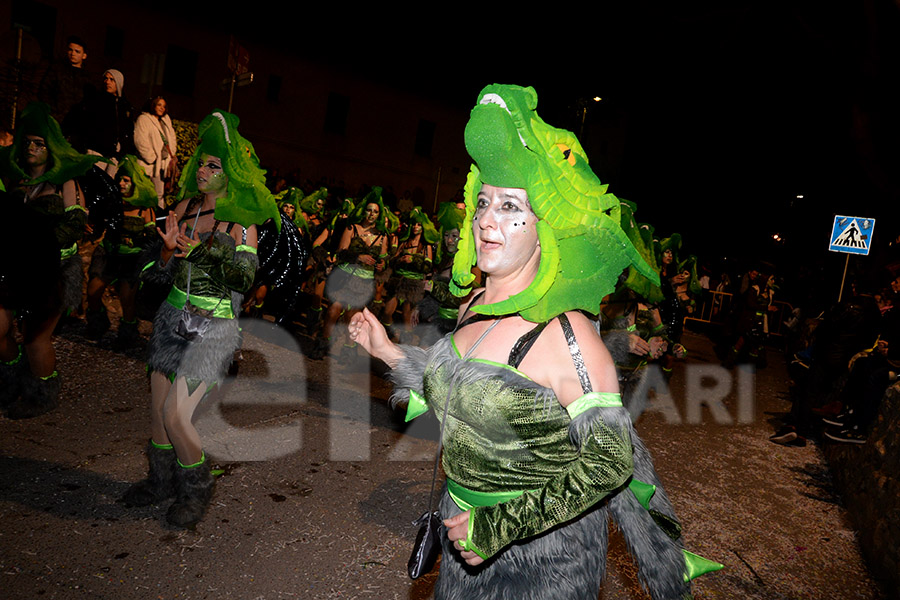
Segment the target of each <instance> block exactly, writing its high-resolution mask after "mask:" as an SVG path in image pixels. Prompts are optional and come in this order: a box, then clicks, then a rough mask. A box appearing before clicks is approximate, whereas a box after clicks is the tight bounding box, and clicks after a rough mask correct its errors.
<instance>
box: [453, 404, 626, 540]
mask: <svg viewBox="0 0 900 600" xmlns="http://www.w3.org/2000/svg"><path fill="white" fill-rule="evenodd" d="M632 470H633V465H632V457H631V441H630V440H625V439H622V437H620V436H619V435H618V434H617V433H616V432H614V431H613V430H612V429H611V428H610V427H609V426H607V425H606V424H605V423H603V421H602V420H600V419H599V418H598V419H597V420H596V421H595V422H593V423H592V426H591V427H590V432H589V433H588V434H587V435H586V436H584V439H583V440H582V441H581V449H580V453H579V456H578V458H577V459H575V460H573V461H572V462H570V463H569V464H568V465H567V467H566V469H565V470H564V471H562V472H561V473H559V474H558V475H556V476H555V477H553V478H552V479H550V480H548V481H547V483H546V484H544V486H543V487H542V488H539V489H537V490H531V491H527V492H524V493H522V495H520V496H518V497H517V498H514V499H512V500H509V501H507V502H501V503H500V504H495V505H494V506H478V507H475V508H473V509H472V512H471V513H470V514H469V520H470V527H471V531H472V534H471V535H470V536H469V537H468V540H469V542H470V544H471V545H470V549H471V550H472V551H473V552H476V550H475V548H477V549H478V551H477V553H478V555H479V556H482V557H483V558H488V557H490V556H493V555H494V554H496V553H497V552H499V551H500V550H501V549H502V548H504V547H505V546H507V545H508V544H510V543H511V542H513V541H515V540H519V539H523V538H528V537H532V536H535V535H537V534H539V533H541V532H543V531H546V530H548V529H550V528H551V527H553V526H555V525H558V524H560V523H564V522H566V521H569V520H571V519H574V518H576V517H578V515H580V514H582V513H583V512H585V511H586V510H587V509H588V508H590V507H591V506H593V505H594V504H596V503H597V502H599V501H600V500H602V499H603V498H604V497H606V496H607V495H609V494H610V492H612V491H613V490H616V489H618V488H619V487H620V486H622V485H623V484H624V483H625V482H626V481H627V480H628V478H629V477H630V476H631V473H632Z"/></svg>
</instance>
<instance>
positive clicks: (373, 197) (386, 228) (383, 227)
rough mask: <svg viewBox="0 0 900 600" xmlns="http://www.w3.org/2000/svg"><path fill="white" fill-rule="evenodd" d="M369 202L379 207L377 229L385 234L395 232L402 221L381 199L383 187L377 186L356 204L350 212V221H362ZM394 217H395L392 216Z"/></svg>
mask: <svg viewBox="0 0 900 600" xmlns="http://www.w3.org/2000/svg"><path fill="white" fill-rule="evenodd" d="M369 204H377V205H378V208H379V209H380V210H379V211H378V220H377V221H375V229H377V230H378V231H379V232H381V233H383V234H388V233H393V232H394V231H396V230H397V227H398V226H399V224H400V222H399V221H398V220H396V217H394V214H393V213H391V212H390V211H388V209H386V208H385V207H384V202H383V201H382V199H381V188H380V187H378V186H375V187H373V188H372V190H371V191H370V192H369V193H368V194H366V196H365V197H364V198H363V199H362V200H360V201H359V204H357V205H356V208H355V209H353V212H352V213H349V215H350V218H349V222H350V223H360V222H362V220H363V219H364V218H365V216H366V206H368V205H369ZM392 217H393V218H392Z"/></svg>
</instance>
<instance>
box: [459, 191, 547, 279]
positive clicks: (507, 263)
mask: <svg viewBox="0 0 900 600" xmlns="http://www.w3.org/2000/svg"><path fill="white" fill-rule="evenodd" d="M537 221H538V219H537V217H536V216H535V214H534V212H532V210H531V205H530V204H529V203H528V194H527V193H526V192H525V190H523V189H519V188H500V187H494V186H492V185H488V184H484V185H482V186H481V191H480V192H479V193H478V200H477V201H476V206H475V217H474V219H473V221H472V233H473V236H474V240H475V252H476V253H477V254H478V263H477V264H478V268H479V269H481V271H482V272H484V273H487V274H489V275H492V276H504V275H511V274H515V273H518V272H521V271H522V270H523V269H525V268H526V266H529V263H531V265H530V268H533V269H534V270H535V273H536V272H537V266H538V265H539V263H540V252H541V249H540V244H539V243H538V234H537V227H536V226H537ZM533 259H536V260H533Z"/></svg>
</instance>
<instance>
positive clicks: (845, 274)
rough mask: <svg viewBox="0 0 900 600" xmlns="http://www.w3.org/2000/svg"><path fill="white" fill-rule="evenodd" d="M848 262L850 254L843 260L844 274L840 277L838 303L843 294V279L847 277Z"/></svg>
mask: <svg viewBox="0 0 900 600" xmlns="http://www.w3.org/2000/svg"><path fill="white" fill-rule="evenodd" d="M849 264H850V255H849V254H848V255H847V260H845V261H844V275H843V276H842V277H841V291H839V292H838V304H840V303H841V298H842V297H843V296H844V281H845V280H846V279H847V265H849Z"/></svg>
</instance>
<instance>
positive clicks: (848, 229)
mask: <svg viewBox="0 0 900 600" xmlns="http://www.w3.org/2000/svg"><path fill="white" fill-rule="evenodd" d="M874 230H875V219H866V218H862V217H843V216H836V217H835V218H834V226H833V227H832V230H831V244H830V245H829V246H828V249H829V250H831V251H832V252H847V253H849V254H862V255H868V254H869V248H870V247H871V246H872V232H873V231H874Z"/></svg>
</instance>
